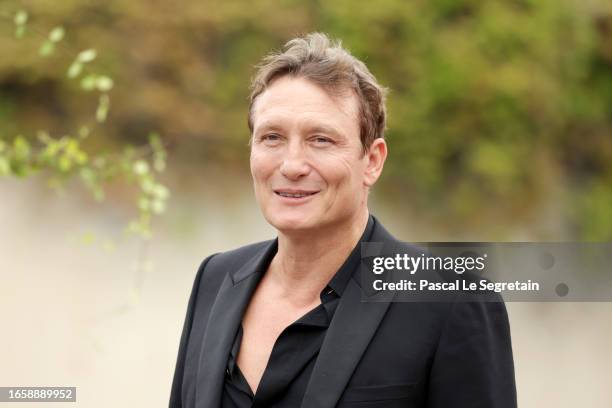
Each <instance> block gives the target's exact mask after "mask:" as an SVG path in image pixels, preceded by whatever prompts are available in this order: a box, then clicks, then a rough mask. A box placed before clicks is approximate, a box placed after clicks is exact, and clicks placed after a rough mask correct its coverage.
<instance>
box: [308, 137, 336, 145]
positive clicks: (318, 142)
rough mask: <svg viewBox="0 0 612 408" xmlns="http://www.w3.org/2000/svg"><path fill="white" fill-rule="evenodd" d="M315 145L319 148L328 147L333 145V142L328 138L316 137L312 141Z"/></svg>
mask: <svg viewBox="0 0 612 408" xmlns="http://www.w3.org/2000/svg"><path fill="white" fill-rule="evenodd" d="M311 140H312V141H313V142H314V144H315V145H317V146H327V145H330V144H333V142H334V141H333V140H332V139H330V138H329V137H326V136H314V137H313V138H312V139H311Z"/></svg>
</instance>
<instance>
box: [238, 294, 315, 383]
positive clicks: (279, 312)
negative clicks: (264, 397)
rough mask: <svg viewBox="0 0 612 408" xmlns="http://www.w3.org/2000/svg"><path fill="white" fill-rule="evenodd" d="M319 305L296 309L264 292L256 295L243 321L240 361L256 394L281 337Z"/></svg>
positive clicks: (243, 371)
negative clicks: (286, 330)
mask: <svg viewBox="0 0 612 408" xmlns="http://www.w3.org/2000/svg"><path fill="white" fill-rule="evenodd" d="M319 303H320V302H318V303H312V304H308V305H305V306H302V307H296V306H295V305H292V304H291V303H290V302H286V301H282V300H279V299H278V298H276V299H274V298H273V297H271V296H267V295H266V294H265V292H263V291H262V292H260V293H255V295H254V296H253V298H252V300H251V302H250V304H249V305H248V307H247V310H246V311H245V314H244V317H243V320H242V329H243V334H242V341H241V344H240V349H239V353H238V358H237V363H238V366H239V367H240V370H241V371H242V373H243V375H244V377H245V379H246V380H247V382H248V383H249V386H250V387H251V390H252V391H253V393H255V392H256V390H257V388H258V385H259V382H260V380H261V377H262V375H263V373H264V371H265V369H266V366H267V364H268V360H269V358H270V354H271V353H272V350H273V348H274V345H275V343H276V341H277V339H278V338H279V336H280V335H281V333H282V332H283V331H284V330H285V329H286V328H287V327H288V326H290V325H291V324H292V323H293V322H295V321H296V320H298V319H299V318H300V317H302V316H303V315H304V314H306V313H308V311H310V310H312V309H313V308H315V307H316V306H317V304H319Z"/></svg>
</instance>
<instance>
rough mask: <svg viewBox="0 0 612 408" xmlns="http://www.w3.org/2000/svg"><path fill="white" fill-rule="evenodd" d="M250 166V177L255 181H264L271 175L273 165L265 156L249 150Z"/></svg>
mask: <svg viewBox="0 0 612 408" xmlns="http://www.w3.org/2000/svg"><path fill="white" fill-rule="evenodd" d="M250 166H251V176H252V177H253V180H255V181H262V180H264V179H265V178H266V177H268V175H269V174H271V172H272V169H273V163H272V161H271V160H269V158H268V157H266V155H262V154H261V153H259V152H257V151H253V150H251V159H250Z"/></svg>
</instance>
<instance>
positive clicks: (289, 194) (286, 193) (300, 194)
mask: <svg viewBox="0 0 612 408" xmlns="http://www.w3.org/2000/svg"><path fill="white" fill-rule="evenodd" d="M274 193H275V194H276V195H278V196H281V197H285V198H305V197H310V196H312V195H315V194H317V193H318V191H313V190H293V189H291V190H290V189H286V190H285V189H282V190H274Z"/></svg>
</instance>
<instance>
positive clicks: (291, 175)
mask: <svg viewBox="0 0 612 408" xmlns="http://www.w3.org/2000/svg"><path fill="white" fill-rule="evenodd" d="M280 172H281V174H282V175H283V176H285V177H286V178H288V179H289V180H298V179H300V178H302V177H304V176H306V175H307V174H308V173H309V172H310V166H309V165H308V162H307V160H306V155H305V152H304V149H303V147H302V146H301V143H296V142H293V143H290V144H289V146H288V149H287V154H286V156H285V157H284V158H283V162H282V163H281V166H280Z"/></svg>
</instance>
